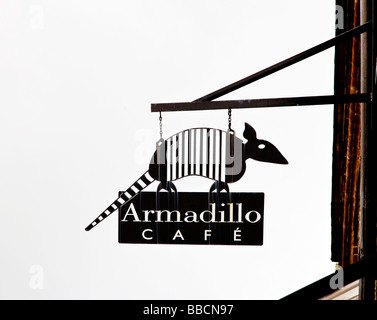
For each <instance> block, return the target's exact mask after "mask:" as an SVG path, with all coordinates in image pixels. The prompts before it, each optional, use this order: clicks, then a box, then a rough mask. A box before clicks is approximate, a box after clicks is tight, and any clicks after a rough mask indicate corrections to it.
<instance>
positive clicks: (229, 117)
mask: <svg viewBox="0 0 377 320" xmlns="http://www.w3.org/2000/svg"><path fill="white" fill-rule="evenodd" d="M228 128H229V130H232V109H231V108H229V109H228Z"/></svg>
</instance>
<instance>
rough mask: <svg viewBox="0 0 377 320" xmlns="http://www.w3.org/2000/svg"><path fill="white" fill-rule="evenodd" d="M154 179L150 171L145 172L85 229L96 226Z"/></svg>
mask: <svg viewBox="0 0 377 320" xmlns="http://www.w3.org/2000/svg"><path fill="white" fill-rule="evenodd" d="M153 181H154V179H153V178H152V177H151V176H150V174H149V173H148V171H147V172H146V173H144V174H143V175H142V176H141V177H140V178H139V179H138V180H137V181H136V182H135V183H134V184H133V185H132V186H131V187H129V188H128V189H127V190H126V191H125V192H123V193H121V194H120V196H119V198H118V199H116V200H115V201H114V202H113V203H112V204H111V205H110V206H109V207H108V208H107V209H106V210H105V211H103V212H102V213H101V214H100V215H99V216H98V217H97V218H96V219H95V220H94V221H93V222H92V223H91V224H90V225H88V226H87V227H86V228H85V230H86V231H89V230H90V229H92V228H93V227H95V226H96V225H97V224H99V223H100V222H101V221H102V220H104V219H106V218H107V217H108V216H109V215H110V214H112V213H113V212H114V211H115V210H117V209H119V208H120V207H121V206H122V205H123V204H125V203H127V202H128V201H130V200H131V199H132V198H133V197H135V196H136V195H137V194H138V193H139V192H140V191H142V190H143V189H145V188H146V187H147V186H149V185H150V184H151V183H152V182H153Z"/></svg>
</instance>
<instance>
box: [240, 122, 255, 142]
mask: <svg viewBox="0 0 377 320" xmlns="http://www.w3.org/2000/svg"><path fill="white" fill-rule="evenodd" d="M243 136H244V138H245V139H247V140H256V139H257V132H256V131H255V130H254V128H253V127H252V126H251V125H249V124H248V123H247V122H245V130H244V132H243Z"/></svg>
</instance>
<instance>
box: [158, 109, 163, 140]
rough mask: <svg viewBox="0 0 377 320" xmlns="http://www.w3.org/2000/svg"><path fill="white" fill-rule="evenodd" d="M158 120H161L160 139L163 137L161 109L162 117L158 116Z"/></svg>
mask: <svg viewBox="0 0 377 320" xmlns="http://www.w3.org/2000/svg"><path fill="white" fill-rule="evenodd" d="M158 120H159V121H160V139H162V115H161V111H160V117H159V118H158Z"/></svg>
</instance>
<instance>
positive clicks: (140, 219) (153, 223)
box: [86, 23, 371, 245]
mask: <svg viewBox="0 0 377 320" xmlns="http://www.w3.org/2000/svg"><path fill="white" fill-rule="evenodd" d="M370 28H371V23H366V24H364V25H362V26H360V27H357V28H355V29H352V30H350V31H347V32H344V33H343V34H341V35H339V36H337V37H335V38H333V39H330V40H328V41H326V42H323V43H321V44H319V45H317V46H315V47H313V48H311V49H309V50H306V51H303V52H301V53H299V54H297V55H295V56H293V57H291V58H289V59H286V60H284V61H282V62H280V63H277V64H275V65H273V66H271V67H269V68H266V69H264V70H262V71H260V72H257V73H255V74H252V75H250V76H248V77H246V78H244V79H241V80H239V81H237V82H235V83H232V84H230V85H228V86H226V87H224V88H222V89H219V90H217V91H214V92H212V93H210V94H208V95H206V96H204V97H202V98H199V99H197V100H195V101H192V102H181V103H164V104H152V106H151V111H152V112H159V113H160V117H159V120H160V139H159V140H158V141H157V144H156V150H155V152H154V154H153V155H152V159H151V162H150V165H149V168H148V170H147V171H146V172H145V173H144V174H143V175H141V177H140V178H139V179H138V180H137V181H136V182H135V183H134V184H133V185H132V186H131V187H130V188H128V189H127V190H126V191H122V192H120V193H119V196H118V198H117V199H116V200H115V201H114V202H113V203H112V204H111V205H110V206H109V207H108V208H107V209H106V210H105V211H103V212H102V213H101V214H100V215H99V216H98V217H97V218H96V219H95V220H94V221H93V222H92V223H91V224H90V225H89V226H88V227H87V228H86V230H87V231H88V230H91V229H92V228H93V227H94V226H96V225H98V224H99V223H100V222H101V221H103V220H104V219H106V218H107V217H108V216H109V215H111V214H112V213H113V212H115V211H116V210H118V215H119V219H118V221H119V228H118V229H119V233H118V235H119V242H120V243H146V244H147V243H149V244H152V243H153V244H210V245H211V244H223V245H224V244H226V245H262V244H263V223H264V215H265V212H264V200H265V199H264V193H250V192H242V193H233V192H231V191H230V189H229V186H228V184H231V183H235V182H237V181H239V180H240V179H241V178H242V177H243V175H244V173H245V170H246V161H247V159H253V160H256V161H262V162H268V163H274V164H288V161H287V160H286V159H285V157H284V156H283V155H282V154H281V153H280V151H279V150H278V149H277V148H276V147H275V146H274V145H273V144H272V143H271V142H269V141H266V140H261V139H259V137H257V133H256V131H255V130H254V129H253V127H252V126H250V125H249V124H248V123H245V130H244V132H243V137H244V138H245V140H246V141H245V142H244V141H243V140H242V139H240V138H239V137H237V136H236V135H235V132H234V131H233V130H232V128H231V110H232V109H239V108H261V107H286V106H305V105H323V104H335V103H346V102H370V101H371V95H370V94H367V93H362V94H350V95H342V96H335V95H331V96H314V97H293V98H275V99H256V100H255V99H254V100H228V101H212V100H214V99H217V98H219V97H221V96H223V95H225V94H227V93H230V92H232V91H234V90H237V89H239V88H241V87H243V86H245V85H248V84H250V83H252V82H255V81H257V80H260V79H262V78H264V77H266V76H268V75H271V74H273V73H275V72H277V71H280V70H282V69H284V68H286V67H288V66H291V65H293V64H295V63H297V62H300V61H302V60H304V59H306V58H309V57H311V56H313V55H315V54H317V53H320V52H322V51H324V50H326V49H328V48H330V47H332V46H334V45H336V44H338V43H340V42H342V41H344V40H346V39H349V38H352V37H354V36H358V35H360V34H362V33H364V32H366V31H368V30H369V29H370ZM214 109H228V115H229V118H228V121H229V127H228V130H227V131H223V130H220V129H213V128H190V129H186V130H183V131H181V132H179V133H177V134H175V135H173V136H171V137H169V138H167V139H166V140H165V139H163V137H162V117H161V112H170V111H194V110H214ZM187 176H200V177H204V178H207V179H211V180H213V181H214V182H213V184H212V186H211V187H210V190H209V191H208V193H203V192H202V193H201V192H178V190H177V188H176V186H175V185H174V182H173V181H175V180H178V179H181V178H184V177H187ZM154 181H158V182H159V183H158V186H157V190H156V192H146V191H143V190H144V189H145V188H146V187H148V186H149V185H150V184H152V183H153V182H154Z"/></svg>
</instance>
